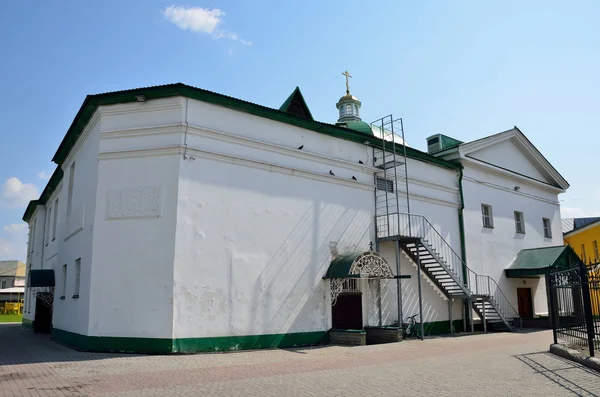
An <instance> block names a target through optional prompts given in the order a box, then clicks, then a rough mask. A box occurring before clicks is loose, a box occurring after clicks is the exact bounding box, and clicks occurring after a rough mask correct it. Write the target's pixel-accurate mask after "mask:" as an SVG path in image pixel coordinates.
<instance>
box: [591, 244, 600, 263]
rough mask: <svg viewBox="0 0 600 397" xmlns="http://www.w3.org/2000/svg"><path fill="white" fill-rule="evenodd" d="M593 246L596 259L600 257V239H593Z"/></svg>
mask: <svg viewBox="0 0 600 397" xmlns="http://www.w3.org/2000/svg"><path fill="white" fill-rule="evenodd" d="M592 246H593V247H594V260H596V261H597V260H598V259H600V252H598V240H594V241H592Z"/></svg>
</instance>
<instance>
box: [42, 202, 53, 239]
mask: <svg viewBox="0 0 600 397" xmlns="http://www.w3.org/2000/svg"><path fill="white" fill-rule="evenodd" d="M51 221H52V207H50V208H48V213H47V214H46V230H45V231H44V242H45V244H46V245H48V240H50V222H51Z"/></svg>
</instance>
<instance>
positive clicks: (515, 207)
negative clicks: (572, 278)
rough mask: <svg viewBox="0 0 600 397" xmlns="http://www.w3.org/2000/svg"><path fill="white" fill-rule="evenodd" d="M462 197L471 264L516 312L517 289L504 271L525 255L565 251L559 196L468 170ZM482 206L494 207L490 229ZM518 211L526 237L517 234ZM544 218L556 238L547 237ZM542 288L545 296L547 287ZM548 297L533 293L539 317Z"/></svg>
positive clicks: (549, 190) (518, 181) (519, 181)
mask: <svg viewBox="0 0 600 397" xmlns="http://www.w3.org/2000/svg"><path fill="white" fill-rule="evenodd" d="M515 186H519V187H520V189H519V191H515V190H514V187H515ZM463 193H464V200H465V210H464V222H465V240H466V241H465V242H466V248H467V263H468V265H469V267H470V268H471V269H472V270H473V271H475V272H477V273H479V274H485V275H488V276H491V277H492V278H493V279H494V280H496V281H497V282H498V284H499V285H500V288H501V289H502V290H503V291H504V293H505V295H506V296H507V298H508V299H509V300H510V301H511V303H512V305H513V306H514V308H515V309H518V307H517V292H516V286H515V284H514V283H513V282H511V281H509V280H508V279H506V277H505V276H504V269H506V268H507V267H509V265H510V264H511V262H512V261H513V259H514V258H515V257H516V255H517V254H518V253H519V251H520V250H521V249H525V248H536V247H549V246H558V245H563V241H562V231H561V218H560V206H559V202H558V198H557V193H556V191H553V190H552V188H543V187H540V186H539V185H537V184H535V183H533V182H532V183H527V182H525V181H523V180H522V179H518V178H511V177H510V176H501V175H497V174H491V173H489V172H484V171H483V170H481V169H480V168H478V167H476V166H473V165H470V164H466V165H465V170H464V180H463ZM481 204H488V205H491V206H492V213H493V224H494V228H492V229H490V228H485V227H483V222H482V216H481ZM514 211H520V212H523V214H524V218H525V234H520V233H516V231H515V230H516V229H515V221H514ZM542 218H548V219H550V220H551V224H552V238H545V237H544V227H543V223H542ZM543 288H544V291H545V285H544V286H543ZM544 291H542V290H541V289H536V290H533V291H532V295H533V299H534V301H535V302H536V311H539V312H540V313H544V312H547V305H546V303H545V302H546V301H545V296H544V297H543V298H542V296H541V294H542V293H544V294H545V292H544ZM538 295H539V296H538Z"/></svg>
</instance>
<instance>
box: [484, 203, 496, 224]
mask: <svg viewBox="0 0 600 397" xmlns="http://www.w3.org/2000/svg"><path fill="white" fill-rule="evenodd" d="M486 209H487V210H488V213H487V214H486ZM481 222H482V223H483V227H487V228H489V229H493V228H494V211H493V210H492V206H491V205H489V204H481Z"/></svg>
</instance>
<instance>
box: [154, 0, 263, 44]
mask: <svg viewBox="0 0 600 397" xmlns="http://www.w3.org/2000/svg"><path fill="white" fill-rule="evenodd" d="M163 13H164V15H165V18H166V19H167V20H168V21H169V22H171V23H173V24H175V26H177V27H178V28H180V29H183V30H190V31H192V32H195V33H202V34H209V35H212V37H213V39H231V40H235V41H238V42H240V43H242V44H244V45H251V44H252V42H250V41H248V40H244V39H242V38H240V37H239V36H238V35H237V34H235V33H233V32H228V31H225V30H222V29H218V27H219V25H221V24H222V23H223V17H224V16H225V12H224V11H222V10H220V9H218V8H215V9H212V10H209V9H208V8H201V7H189V8H186V7H181V6H170V7H167V8H165V10H164V11H163Z"/></svg>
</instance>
